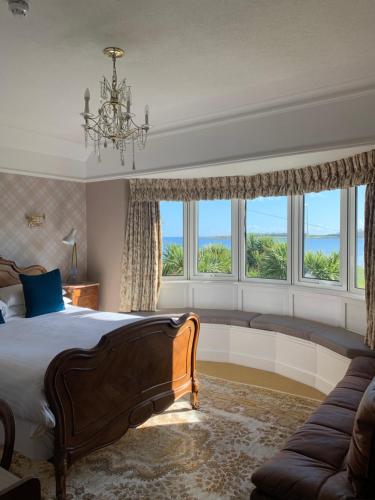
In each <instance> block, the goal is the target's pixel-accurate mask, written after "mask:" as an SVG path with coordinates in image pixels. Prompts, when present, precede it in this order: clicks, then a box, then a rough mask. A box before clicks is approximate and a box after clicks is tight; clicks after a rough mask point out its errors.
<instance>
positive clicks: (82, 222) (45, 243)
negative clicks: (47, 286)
mask: <svg viewBox="0 0 375 500" xmlns="http://www.w3.org/2000/svg"><path fill="white" fill-rule="evenodd" d="M29 214H36V215H42V214H45V216H46V221H45V223H44V225H43V226H42V227H41V228H40V229H35V228H33V229H31V228H29V227H28V225H27V220H26V218H25V216H26V215H29ZM72 228H76V229H77V230H78V235H77V238H78V241H77V248H78V271H79V275H80V279H84V278H85V277H86V263H87V251H86V250H87V249H86V242H87V239H86V186H85V184H83V183H78V182H70V181H60V180H54V179H43V178H39V177H29V176H24V175H13V174H3V173H0V256H1V257H4V258H7V259H11V260H15V261H16V262H17V264H18V265H20V266H27V265H32V264H41V265H43V266H44V267H46V268H47V270H51V269H54V268H56V267H59V268H60V270H61V273H62V277H63V279H66V277H67V274H68V270H69V264H70V255H71V247H69V246H67V245H64V244H63V243H62V241H61V240H62V239H63V238H64V236H66V235H67V234H68V233H69V231H70V230H71V229H72Z"/></svg>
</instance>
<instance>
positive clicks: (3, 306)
mask: <svg viewBox="0 0 375 500" xmlns="http://www.w3.org/2000/svg"><path fill="white" fill-rule="evenodd" d="M0 311H1V314H2V315H3V318H4V320H5V319H6V317H7V313H8V306H7V305H6V303H5V302H3V301H2V300H0Z"/></svg>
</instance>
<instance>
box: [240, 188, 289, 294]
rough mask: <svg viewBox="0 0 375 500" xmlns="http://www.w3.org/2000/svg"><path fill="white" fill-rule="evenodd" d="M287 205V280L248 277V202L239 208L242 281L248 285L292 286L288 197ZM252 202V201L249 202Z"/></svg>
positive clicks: (242, 203)
mask: <svg viewBox="0 0 375 500" xmlns="http://www.w3.org/2000/svg"><path fill="white" fill-rule="evenodd" d="M287 198H288V205H287V219H288V220H287V245H288V254H287V255H288V257H287V278H286V279H285V280H278V279H269V278H251V277H249V276H246V201H247V200H241V202H240V207H239V220H240V222H239V228H240V236H239V239H240V262H241V266H240V268H241V269H240V280H241V281H244V282H248V283H263V284H265V283H268V284H277V285H290V284H291V283H292V223H291V221H292V197H291V196H288V197H287ZM249 201H251V200H249Z"/></svg>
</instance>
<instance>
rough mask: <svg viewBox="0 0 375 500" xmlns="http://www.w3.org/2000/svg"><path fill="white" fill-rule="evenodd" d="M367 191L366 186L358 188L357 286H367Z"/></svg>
mask: <svg viewBox="0 0 375 500" xmlns="http://www.w3.org/2000/svg"><path fill="white" fill-rule="evenodd" d="M365 193H366V186H358V187H357V188H356V223H355V225H356V241H355V262H356V266H355V267H356V269H355V286H356V287H357V288H365V240H364V230H365Z"/></svg>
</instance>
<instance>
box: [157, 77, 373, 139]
mask: <svg viewBox="0 0 375 500" xmlns="http://www.w3.org/2000/svg"><path fill="white" fill-rule="evenodd" d="M355 83H356V84H357V86H355V87H353V82H352V83H351V84H347V85H340V86H335V87H325V88H322V89H319V90H317V91H314V92H308V93H305V94H299V95H297V96H296V95H294V96H290V97H287V98H282V99H274V100H268V101H264V102H262V103H257V104H248V105H243V106H237V107H234V108H231V109H227V110H226V111H225V112H223V113H210V114H206V115H200V116H199V117H198V118H195V119H191V120H179V121H175V122H169V123H168V124H165V125H161V126H160V127H157V126H155V127H154V128H153V129H152V133H151V134H150V138H151V137H163V136H169V135H174V134H178V133H180V132H185V131H190V130H199V129H202V128H206V127H207V126H212V127H214V126H221V125H223V124H226V123H232V122H240V121H243V120H248V119H249V118H260V117H266V116H269V115H276V114H282V113H285V112H288V111H293V110H298V109H305V108H311V107H314V106H320V105H322V104H330V103H334V102H342V101H347V100H351V99H356V98H358V97H362V96H369V95H375V81H374V79H361V80H355Z"/></svg>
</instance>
